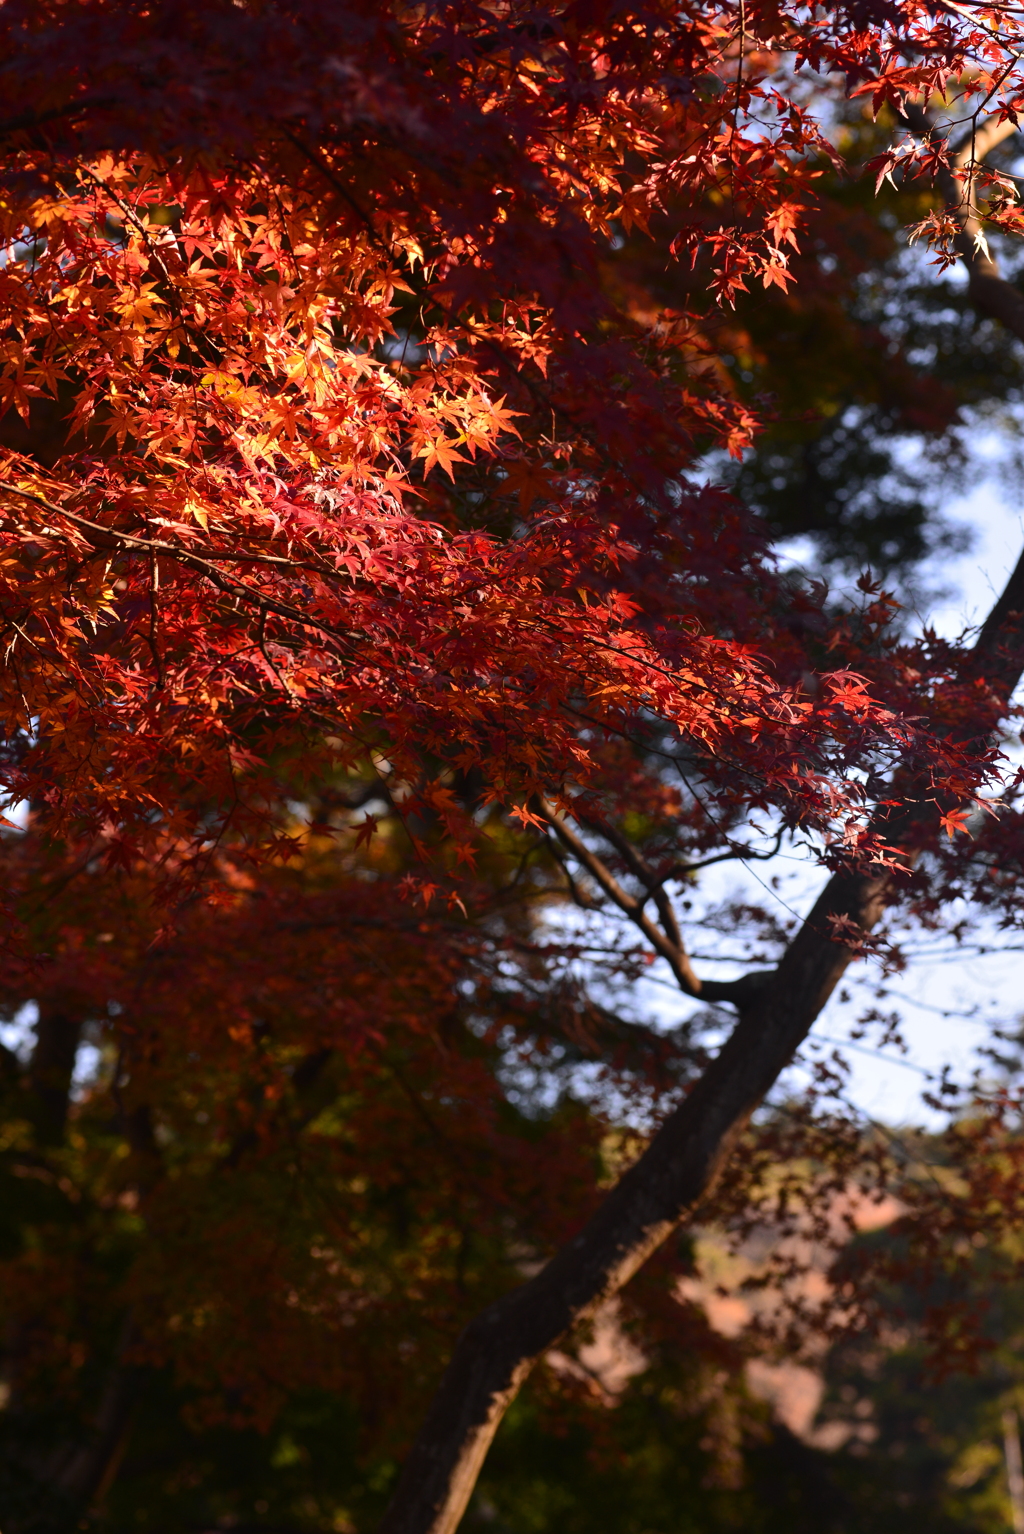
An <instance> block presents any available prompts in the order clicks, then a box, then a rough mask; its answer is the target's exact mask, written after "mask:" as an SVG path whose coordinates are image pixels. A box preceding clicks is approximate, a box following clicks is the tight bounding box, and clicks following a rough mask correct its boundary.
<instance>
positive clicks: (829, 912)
mask: <svg viewBox="0 0 1024 1534" xmlns="http://www.w3.org/2000/svg"><path fill="white" fill-rule="evenodd" d="M915 126H917V125H915ZM924 126H925V128H926V129H928V130H929V131H930V125H928V124H927V122H926V123H925V124H924ZM919 131H920V130H919ZM984 131H985V130H982V133H984ZM982 133H979V134H975V135H974V137H973V139H972V140H971V143H970V145H969V146H967V147H965V149H964V151H963V152H962V154H961V156H960V161H961V164H966V163H968V162H967V160H966V159H964V155H967V156H970V157H971V158H973V159H974V160H975V161H978V160H980V159H981V158H982V157H983V155H984V154H985V153H987V152H988V150H989V149H990V148H992V147H994V145H995V144H996V143H998V142H999V141H1000V139H1001V138H1002V137H1005V136H1006V133H1005V132H1004V131H1002V129H1001V125H1000V127H998V128H993V129H992V130H991V131H989V132H988V133H987V135H986V136H984V137H983V136H982ZM942 191H943V195H944V196H946V197H947V200H948V202H949V205H950V206H951V207H953V208H954V209H955V210H956V211H957V212H958V213H959V214H960V217H961V224H962V228H963V235H962V237H961V242H960V254H961V255H962V257H963V259H964V263H965V265H966V267H967V270H968V276H969V282H970V294H971V298H972V300H973V301H974V303H975V304H976V305H977V307H978V308H979V309H980V310H982V311H983V312H984V313H986V314H989V315H991V316H993V317H995V318H997V319H999V320H1001V321H1002V323H1003V324H1005V325H1006V326H1007V328H1008V329H1009V330H1011V331H1012V332H1013V333H1014V334H1015V335H1016V336H1018V337H1019V338H1020V339H1022V340H1024V297H1022V295H1021V294H1020V293H1019V292H1018V291H1017V289H1016V288H1014V287H1012V286H1011V284H1010V283H1008V282H1007V281H1006V280H1005V279H1004V278H1003V277H1002V276H1000V274H999V269H998V266H997V265H996V263H995V261H994V260H993V259H992V258H991V256H990V255H988V254H987V252H986V251H985V250H984V248H983V247H982V246H981V245H980V244H979V243H978V242H976V240H975V238H974V236H975V233H976V229H975V227H974V223H973V218H972V215H971V212H970V209H969V207H965V206H964V205H963V196H962V191H961V187H960V183H959V182H958V181H957V180H956V179H955V178H954V177H953V176H952V175H950V176H949V177H948V179H947V181H946V182H945V183H944V184H943V187H942ZM1022 629H1024V554H1022V555H1021V558H1020V560H1019V561H1018V563H1017V566H1016V568H1015V570H1014V571H1013V574H1012V575H1011V576H1010V579H1009V581H1008V582H1007V585H1006V588H1005V590H1004V591H1003V593H1002V595H1001V596H1000V598H999V600H998V601H997V602H996V604H995V606H994V607H993V608H992V611H991V612H990V614H989V616H988V618H987V620H986V622H985V623H984V625H983V626H982V628H981V630H980V632H979V634H978V638H977V642H976V644H975V648H974V657H975V666H976V668H977V670H978V672H979V673H980V674H984V675H985V677H986V679H987V680H988V682H989V684H990V685H989V696H990V698H991V700H992V702H993V704H994V705H995V707H994V710H993V713H994V715H996V716H997V715H998V713H999V707H1000V705H1005V704H1006V703H1007V702H1008V700H1009V697H1010V694H1011V693H1012V692H1013V690H1014V688H1015V687H1016V685H1017V683H1018V681H1019V680H1020V676H1021V672H1022V669H1024V633H1022ZM988 723H991V721H988ZM936 813H937V812H936ZM548 818H549V821H550V823H551V824H552V825H553V826H554V825H555V824H556V822H555V820H554V818H553V817H552V816H550V814H549V816H548ZM920 818H921V815H920V811H918V812H917V813H916V814H914V815H913V816H912V817H911V816H908V818H907V822H906V824H905V827H904V830H905V832H910V830H911V823H912V821H915V822H917V823H918V824H919V822H920ZM894 839H895V840H898V835H897V836H896V837H894ZM579 856H580V857H581V859H583V860H584V861H585V859H586V852H585V849H584V848H583V847H582V846H581V847H580V849H579ZM591 872H592V873H594V875H595V877H596V878H597V879H598V881H599V882H600V883H602V884H603V885H605V893H606V894H608V895H609V896H610V898H612V899H613V900H614V901H615V902H616V903H617V904H618V905H619V906H620V908H621V909H623V910H624V911H626V905H625V904H624V901H625V900H627V898H628V897H625V896H624V895H622V892H621V891H619V890H617V889H614V890H613V889H611V888H610V886H609V885H608V881H607V879H606V878H603V877H602V872H601V870H600V868H598V867H595V868H594V869H592V870H591ZM894 894H895V883H894V879H893V876H892V875H890V874H888V873H880V874H878V875H874V876H870V875H869V876H861V875H854V874H843V875H836V876H834V877H833V878H832V879H830V881H829V882H828V884H827V885H826V887H825V889H824V890H823V892H822V894H821V895H820V896H819V898H818V900H817V901H816V903H815V905H814V908H813V909H812V911H811V912H810V914H809V915H808V917H807V919H806V921H805V922H804V923H803V925H802V927H801V928H800V930H799V932H798V933H797V935H796V937H795V938H794V939H793V941H792V942H791V944H790V945H789V948H788V949H787V951H786V953H785V955H784V957H783V959H782V961H781V963H780V964H779V966H778V968H777V969H776V970H775V971H774V972H772V973H771V974H769V975H767V976H766V975H762V974H758V975H756V976H754V975H751V976H746V977H743V978H742V979H741V981H739V982H736V981H734V982H730V983H729V988H730V989H731V992H732V994H731V995H728V997H727V998H723V999H729V1000H731V1001H733V1002H734V1003H735V1004H736V1006H737V1008H738V1010H739V1013H740V1016H739V1021H738V1023H737V1025H736V1027H735V1029H734V1030H733V1032H732V1034H731V1036H730V1038H729V1040H728V1042H727V1043H726V1044H725V1046H724V1047H723V1049H722V1050H721V1052H720V1053H719V1054H718V1056H717V1057H716V1059H715V1060H714V1061H713V1062H712V1064H711V1065H710V1066H709V1067H708V1069H707V1070H706V1072H705V1073H704V1075H703V1077H702V1078H701V1079H700V1081H699V1082H698V1083H697V1085H696V1086H695V1088H694V1089H693V1091H692V1092H691V1093H690V1095H689V1096H688V1097H687V1098H686V1099H685V1100H684V1101H683V1102H682V1103H681V1104H680V1105H679V1107H678V1108H677V1109H676V1110H675V1112H674V1113H673V1114H672V1115H671V1116H670V1117H669V1118H668V1119H667V1120H666V1122H665V1124H664V1125H663V1126H662V1128H661V1129H660V1130H659V1132H658V1133H657V1134H656V1135H655V1137H654V1139H653V1140H652V1141H651V1144H650V1146H649V1147H648V1149H647V1150H646V1152H645V1153H644V1155H643V1156H642V1157H641V1158H640V1159H639V1160H638V1161H637V1162H636V1163H635V1165H634V1166H633V1167H631V1169H630V1170H629V1171H628V1172H627V1173H626V1174H625V1176H624V1177H623V1178H622V1179H621V1181H620V1182H619V1183H618V1184H617V1185H616V1187H615V1188H614V1189H613V1190H612V1192H611V1193H610V1194H609V1195H608V1197H607V1198H606V1200H605V1201H604V1203H603V1204H602V1205H601V1207H600V1208H599V1209H598V1210H597V1212H596V1213H595V1215H594V1216H593V1218H592V1219H591V1220H590V1221H589V1222H588V1224H587V1225H586V1226H585V1227H584V1229H583V1230H582V1231H581V1232H580V1234H579V1235H578V1236H576V1237H575V1238H574V1239H573V1240H572V1241H570V1242H568V1243H567V1244H566V1245H565V1246H564V1247H562V1248H561V1250H560V1251H559V1252H557V1253H556V1254H555V1256H554V1257H553V1258H552V1259H551V1261H550V1262H549V1263H548V1264H547V1266H546V1267H545V1268H544V1269H542V1271H541V1272H540V1273H538V1274H537V1275H536V1276H535V1277H534V1278H532V1279H530V1281H529V1282H528V1283H526V1284H524V1285H523V1286H522V1287H521V1288H519V1289H516V1290H514V1291H513V1292H512V1293H511V1294H508V1295H505V1296H504V1297H503V1298H502V1299H500V1300H498V1301H497V1302H496V1303H495V1304H493V1305H491V1306H489V1307H488V1308H487V1309H486V1310H484V1311H482V1312H481V1313H480V1314H479V1315H478V1316H476V1317H475V1318H474V1320H472V1321H471V1322H470V1323H469V1325H468V1326H467V1327H466V1329H465V1331H464V1332H463V1334H462V1336H461V1337H460V1339H459V1342H458V1344H457V1346H456V1349H455V1352H454V1354H453V1356H452V1360H451V1362H450V1364H449V1365H448V1368H447V1370H446V1371H445V1374H444V1377H443V1378H442V1380H441V1384H440V1386H439V1388H438V1391H437V1394H436V1395H435V1397H434V1400H433V1402H432V1403H431V1405H430V1408H429V1410H428V1413H427V1417H426V1420H425V1422H424V1424H423V1427H422V1430H421V1432H420V1434H419V1436H418V1438H417V1440H416V1442H415V1444H414V1445H413V1448H412V1450H411V1452H410V1454H409V1457H408V1459H407V1461H406V1464H405V1466H404V1469H403V1471H402V1475H401V1478H400V1480H399V1484H398V1487H397V1490H396V1492H395V1495H394V1497H393V1499H392V1502H391V1505H390V1507H389V1508H388V1511H387V1513H386V1515H385V1518H384V1522H383V1524H382V1534H453V1531H454V1530H455V1528H456V1527H457V1525H458V1523H459V1521H460V1519H461V1517H462V1514H463V1512H464V1511H465V1509H466V1505H467V1503H468V1502H469V1498H470V1496H471V1495H472V1491H473V1487H474V1486H475V1484H476V1480H477V1476H478V1475H479V1472H480V1468H481V1466H482V1464H483V1461H484V1457H485V1455H486V1453H487V1450H488V1448H489V1447H490V1444H491V1440H492V1439H493V1437H494V1435H495V1433H496V1432H497V1429H498V1426H499V1424H500V1422H501V1419H502V1417H503V1416H504V1414H505V1412H506V1410H507V1408H508V1406H509V1404H510V1403H511V1402H512V1401H513V1400H514V1398H515V1396H516V1394H517V1392H518V1390H519V1388H520V1386H521V1385H522V1383H523V1381H524V1380H525V1379H526V1377H527V1375H528V1374H529V1372H530V1370H531V1369H532V1367H533V1365H534V1363H535V1362H536V1361H537V1359H538V1358H540V1357H541V1356H542V1355H543V1354H544V1353H545V1352H546V1351H547V1350H548V1349H549V1348H551V1347H553V1346H554V1345H555V1343H556V1342H558V1340H559V1339H560V1338H561V1337H562V1336H564V1334H565V1333H566V1332H567V1331H569V1330H570V1328H572V1327H573V1326H574V1325H576V1324H577V1323H578V1322H580V1321H582V1320H584V1319H585V1318H586V1317H587V1316H588V1315H590V1314H592V1313H593V1311H594V1310H595V1309H596V1308H597V1307H598V1306H599V1305H601V1304H602V1303H603V1302H604V1301H605V1300H607V1299H608V1298H610V1297H611V1296H612V1295H614V1294H616V1293H617V1292H618V1291H619V1290H620V1289H621V1288H622V1286H623V1285H624V1284H625V1283H626V1282H627V1281H628V1280H629V1278H630V1277H631V1276H632V1275H633V1274H634V1273H635V1272H636V1271H637V1269H638V1268H639V1267H641V1266H642V1264H643V1263H644V1262H645V1261H646V1260H647V1258H648V1257H649V1256H650V1255H651V1253H652V1252H654V1251H655V1249H656V1248H657V1247H658V1246H660V1245H661V1243H662V1242H663V1241H664V1240H665V1239H666V1237H667V1236H668V1235H669V1234H670V1233H671V1232H672V1231H673V1230H674V1229H675V1228H676V1227H677V1226H678V1225H679V1224H680V1223H681V1222H682V1221H683V1220H684V1219H685V1218H686V1217H687V1216H688V1215H690V1214H691V1213H692V1212H693V1211H694V1209H695V1208H696V1206H697V1205H698V1204H699V1203H700V1202H701V1201H702V1200H703V1199H704V1198H706V1196H707V1195H708V1194H709V1193H710V1192H711V1190H712V1189H713V1187H714V1185H715V1182H716V1180H717V1178H718V1176H719V1173H720V1171H721V1169H722V1167H723V1166H724V1164H725V1162H726V1161H727V1159H728V1157H729V1155H730V1153H731V1152H732V1150H733V1148H734V1146H735V1144H736V1142H737V1140H738V1139H739V1137H740V1136H741V1135H742V1133H743V1131H744V1129H745V1128H746V1126H747V1124H748V1123H749V1120H750V1117H751V1114H752V1113H753V1112H754V1110H755V1109H756V1108H757V1106H758V1105H759V1104H760V1103H761V1102H762V1101H763V1099H764V1097H765V1094H766V1093H767V1092H768V1091H769V1089H770V1088H771V1087H772V1085H773V1084H774V1082H775V1081H776V1080H777V1079H778V1076H779V1074H780V1073H781V1072H782V1071H783V1070H784V1069H785V1067H786V1066H787V1065H788V1064H789V1062H790V1061H791V1060H792V1058H793V1055H794V1053H795V1052H796V1050H797V1049H798V1048H799V1046H800V1044H801V1043H802V1042H803V1040H804V1039H805V1038H806V1036H807V1034H808V1032H809V1031H810V1029H811V1027H812V1026H813V1024H814V1022H815V1020H816V1019H817V1017H818V1016H819V1014H820V1012H821V1010H822V1008H823V1007H824V1006H825V1004H826V1002H827V1001H828V999H829V997H830V996H831V995H832V993H833V991H834V990H835V988H836V986H837V984H838V983H839V980H840V979H841V977H842V975H843V973H844V971H845V970H846V968H847V966H848V965H849V964H850V963H851V961H852V960H853V959H854V958H855V957H856V951H855V947H853V946H847V945H845V944H843V943H840V942H837V941H836V940H835V939H834V937H833V936H832V934H833V932H834V930H835V926H834V918H836V917H838V918H845V919H846V920H847V921H849V922H852V923H853V924H854V926H853V930H854V931H857V930H859V931H860V932H862V933H864V934H867V933H870V932H871V930H872V929H873V928H874V927H875V926H876V925H877V923H878V921H879V920H880V918H881V916H882V915H883V913H884V911H885V909H886V907H887V905H889V904H890V903H891V901H892V899H893V897H894ZM626 914H632V913H630V912H629V911H626ZM844 930H847V931H849V930H850V928H849V927H846V928H845V929H844ZM655 946H656V947H657V948H658V950H659V951H662V947H663V945H662V944H660V943H656V945H655ZM665 956H666V957H668V958H669V959H670V962H672V959H673V956H672V955H671V954H668V953H666V955H665ZM677 958H678V956H677ZM673 969H675V970H676V971H677V979H678V980H679V981H680V984H681V987H682V989H683V990H684V991H687V992H689V993H690V994H694V993H695V992H697V993H698V994H699V992H700V989H701V987H700V986H699V985H694V984H693V983H692V980H693V977H692V976H691V974H690V972H689V971H688V969H687V968H686V967H685V966H683V965H681V964H680V963H679V962H673Z"/></svg>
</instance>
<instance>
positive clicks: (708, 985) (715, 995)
mask: <svg viewBox="0 0 1024 1534" xmlns="http://www.w3.org/2000/svg"><path fill="white" fill-rule="evenodd" d="M537 807H538V810H539V812H540V814H541V815H542V817H543V818H544V819H545V820H546V821H547V823H548V825H549V826H550V827H551V829H552V831H554V833H555V835H556V836H557V837H558V839H559V840H560V841H561V842H562V843H563V845H564V846H566V847H568V849H569V851H570V852H571V853H572V855H573V857H574V858H575V859H576V861H577V862H578V863H579V864H581V865H582V867H584V868H585V869H586V870H587V872H588V873H589V874H590V877H591V878H592V879H593V880H594V882H595V884H597V885H598V886H599V888H600V889H602V890H603V891H604V893H605V894H606V895H607V896H608V898H609V900H611V901H613V902H614V904H615V905H617V906H618V908H619V910H620V911H621V912H622V913H623V915H625V916H628V917H629V919H630V921H631V922H632V923H633V925H634V926H635V927H637V928H638V929H639V931H640V932H642V933H643V935H644V937H645V938H646V939H647V941H648V942H649V943H650V945H651V947H652V948H653V949H654V951H655V953H657V954H660V956H661V957H662V958H663V959H664V960H665V961H666V962H667V963H668V965H669V967H670V968H671V970H672V973H673V975H674V976H675V978H676V981H677V983H678V985H679V988H680V990H681V991H683V993H684V994H685V995H687V996H693V997H694V998H699V999H700V1000H701V1001H709V1002H714V1001H729V1002H732V1003H733V1005H734V1006H737V1007H743V1006H745V1005H746V1004H747V1003H748V1002H749V1001H750V1000H751V998H752V997H753V996H754V995H756V993H757V992H758V991H759V990H760V989H761V987H762V986H763V985H764V984H765V982H766V980H767V979H768V976H767V974H766V973H757V972H755V973H753V974H749V975H741V976H740V977H739V978H738V979H737V980H702V979H701V978H700V976H699V975H698V974H697V972H696V970H695V969H694V968H693V965H692V964H691V963H690V958H689V955H688V954H687V952H686V949H685V948H684V946H683V941H682V937H681V934H680V932H679V925H678V923H677V922H676V919H675V913H674V911H673V910H672V907H671V905H670V903H669V899H668V896H667V895H666V894H665V891H664V889H663V888H662V881H659V880H658V879H656V877H655V875H654V872H653V870H652V869H650V868H649V867H648V865H647V864H646V862H645V861H644V860H643V858H641V857H640V855H639V853H637V851H636V849H635V848H634V847H632V846H631V845H630V844H629V842H627V841H626V839H625V837H622V836H619V835H618V833H617V832H616V831H615V830H614V829H613V828H612V827H610V826H606V825H604V824H603V823H602V825H601V832H602V834H603V835H605V836H607V837H608V839H609V841H612V842H613V843H614V845H615V846H616V848H618V850H619V851H620V852H622V854H623V856H624V858H625V860H626V861H627V862H628V863H629V864H630V866H631V868H632V869H633V872H634V873H636V875H637V877H638V878H639V879H640V880H641V882H642V883H644V884H646V885H647V886H648V888H649V890H650V893H651V896H652V898H653V899H654V900H655V902H656V904H657V906H658V912H659V915H660V916H661V918H662V923H663V927H664V929H666V930H663V929H662V928H661V927H658V926H657V925H656V924H655V923H654V922H653V921H651V919H650V917H649V916H648V915H647V913H646V912H645V910H644V905H645V904H646V901H644V900H635V899H634V898H633V896H632V895H630V894H629V892H628V891H627V890H624V889H623V888H622V885H621V884H620V883H619V881H618V880H617V879H616V878H615V875H614V874H613V873H612V871H611V869H610V868H609V867H608V865H607V864H606V863H605V862H604V861H603V860H602V859H601V858H599V857H598V855H597V853H596V852H594V851H593V849H592V848H590V847H588V846H587V844H586V842H585V841H584V840H583V838H582V837H580V836H578V835H577V834H576V832H575V831H574V830H573V829H572V827H571V826H570V825H569V823H568V822H567V821H566V820H565V819H564V817H563V816H561V815H559V814H557V813H556V811H555V809H554V808H553V807H552V806H551V805H550V804H548V803H546V802H545V801H544V800H543V799H539V800H538V801H537ZM566 872H567V873H568V871H566ZM571 888H572V886H571V884H570V889H571ZM573 894H574V898H575V892H574V891H573ZM576 903H577V904H580V903H581V902H580V901H579V900H578V899H577V901H576Z"/></svg>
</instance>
